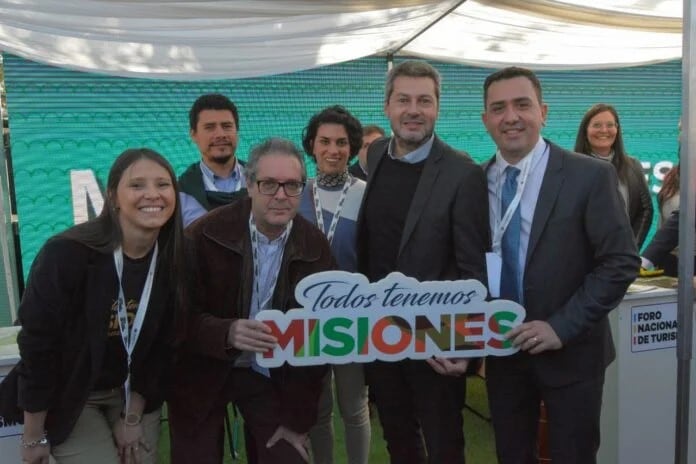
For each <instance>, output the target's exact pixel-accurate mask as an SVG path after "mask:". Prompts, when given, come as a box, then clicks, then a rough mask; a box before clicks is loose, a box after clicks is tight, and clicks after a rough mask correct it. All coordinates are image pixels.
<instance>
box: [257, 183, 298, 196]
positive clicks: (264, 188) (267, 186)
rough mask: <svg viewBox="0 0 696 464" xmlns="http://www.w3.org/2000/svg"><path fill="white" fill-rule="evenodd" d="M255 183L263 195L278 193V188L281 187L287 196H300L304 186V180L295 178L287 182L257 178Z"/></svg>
mask: <svg viewBox="0 0 696 464" xmlns="http://www.w3.org/2000/svg"><path fill="white" fill-rule="evenodd" d="M256 185H257V187H258V188H259V192H261V193H262V194H264V195H275V194H276V193H278V189H279V188H280V187H283V191H285V194H286V195H287V196H289V197H297V196H300V195H301V194H302V190H304V187H305V183H304V182H298V181H296V180H290V181H287V182H277V181H275V180H257V181H256Z"/></svg>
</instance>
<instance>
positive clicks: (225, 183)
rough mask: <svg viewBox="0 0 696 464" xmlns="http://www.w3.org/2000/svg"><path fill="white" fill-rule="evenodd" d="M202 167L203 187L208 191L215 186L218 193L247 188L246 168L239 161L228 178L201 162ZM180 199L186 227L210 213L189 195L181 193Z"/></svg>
mask: <svg viewBox="0 0 696 464" xmlns="http://www.w3.org/2000/svg"><path fill="white" fill-rule="evenodd" d="M200 166H201V172H202V173H203V177H204V179H203V185H205V186H206V190H209V189H208V187H207V186H208V185H213V186H215V189H216V191H218V192H236V191H238V190H240V189H243V188H245V187H246V179H245V178H244V168H243V167H242V165H241V163H240V162H239V161H238V160H237V161H235V163H234V169H232V173H231V174H230V175H229V176H228V177H220V176H218V175H216V174H215V173H214V172H213V171H211V169H210V168H209V167H208V166H207V165H206V164H205V163H204V162H203V161H201V163H200ZM179 199H180V200H181V213H182V218H183V220H184V226H188V225H189V224H191V223H192V222H193V221H195V220H196V219H198V218H199V217H201V216H203V215H204V214H205V213H207V212H208V210H206V209H205V208H204V207H203V205H201V204H200V203H198V200H196V199H195V198H194V197H192V196H191V195H189V194H187V193H184V192H180V193H179Z"/></svg>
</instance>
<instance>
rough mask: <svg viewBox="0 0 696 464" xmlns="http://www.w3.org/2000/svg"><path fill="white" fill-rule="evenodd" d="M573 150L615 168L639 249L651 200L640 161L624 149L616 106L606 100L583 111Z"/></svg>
mask: <svg viewBox="0 0 696 464" xmlns="http://www.w3.org/2000/svg"><path fill="white" fill-rule="evenodd" d="M575 151H576V152H578V153H584V154H585V155H588V156H592V157H594V158H597V159H601V160H604V161H608V162H609V163H611V164H612V165H613V166H614V168H616V174H617V175H618V176H619V193H621V197H622V198H623V200H624V204H625V205H626V212H627V213H628V218H629V219H630V221H631V228H632V229H633V237H634V238H635V239H636V244H637V246H638V249H640V247H641V246H642V245H643V242H644V241H645V237H646V236H647V235H648V230H650V225H651V224H652V218H653V205H652V199H651V198H650V191H649V190H648V183H647V181H646V180H645V174H644V173H643V166H642V165H641V164H640V161H638V160H637V159H635V158H632V157H630V156H628V154H627V153H626V150H625V148H624V142H623V135H622V134H621V124H620V122H619V114H618V112H617V111H616V108H614V107H613V106H611V105H607V104H606V103H597V104H596V105H594V106H592V107H591V108H590V109H589V110H587V112H586V113H585V115H584V116H583V118H582V121H580V127H579V128H578V135H577V137H576V139H575Z"/></svg>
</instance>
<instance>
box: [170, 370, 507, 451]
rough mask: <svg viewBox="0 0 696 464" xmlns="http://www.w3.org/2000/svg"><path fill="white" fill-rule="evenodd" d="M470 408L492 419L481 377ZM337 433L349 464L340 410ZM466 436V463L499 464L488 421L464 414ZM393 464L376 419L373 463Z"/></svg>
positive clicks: (474, 380)
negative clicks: (496, 463)
mask: <svg viewBox="0 0 696 464" xmlns="http://www.w3.org/2000/svg"><path fill="white" fill-rule="evenodd" d="M467 405H468V406H469V407H471V408H473V409H474V410H476V411H478V412H479V413H481V414H483V415H484V416H485V417H489V412H488V400H487V397H486V387H485V385H484V381H483V380H482V379H481V378H479V377H470V378H469V379H468V385H467ZM334 411H335V413H334V429H335V438H334V439H335V443H334V453H335V460H334V463H335V464H347V459H346V455H345V452H344V443H343V422H342V421H341V419H340V415H339V414H338V413H337V411H338V406H335V407H334ZM464 436H465V438H466V462H467V463H468V464H494V463H495V462H496V458H495V449H494V442H493V430H492V429H491V425H490V423H489V422H488V421H486V420H484V419H482V418H480V417H478V416H477V415H475V414H473V413H472V412H471V411H470V410H468V409H465V410H464ZM237 448H238V449H239V452H240V458H239V459H238V460H236V461H234V460H232V458H231V457H230V455H229V452H228V450H229V448H228V446H227V443H225V460H224V463H225V464H247V460H246V457H245V456H244V443H243V441H241V440H240V443H239V444H238V447H237ZM159 449H160V454H159V455H160V464H167V463H169V428H168V427H167V423H166V422H164V423H163V424H162V433H161V436H160V443H159ZM388 462H389V455H388V454H387V446H386V444H385V442H384V439H383V438H382V428H381V427H380V425H379V420H378V419H377V417H374V418H373V419H372V442H371V445H370V463H371V464H386V463H388Z"/></svg>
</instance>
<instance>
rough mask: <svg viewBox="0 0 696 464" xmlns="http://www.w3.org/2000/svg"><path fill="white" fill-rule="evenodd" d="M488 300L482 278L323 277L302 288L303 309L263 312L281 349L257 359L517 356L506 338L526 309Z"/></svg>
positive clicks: (303, 362) (268, 363) (274, 362)
mask: <svg viewBox="0 0 696 464" xmlns="http://www.w3.org/2000/svg"><path fill="white" fill-rule="evenodd" d="M486 295H487V290H486V287H485V286H484V285H483V284H482V283H481V282H479V281H477V280H457V281H432V282H419V281H418V280H416V279H413V278H411V277H406V276H405V275H403V274H401V273H398V272H393V273H391V274H389V275H388V276H387V277H385V278H384V279H382V280H380V281H379V282H375V283H372V284H371V283H369V282H368V280H367V278H366V277H365V276H363V275H362V274H352V273H349V272H343V271H329V272H321V273H318V274H314V275H311V276H309V277H306V278H305V279H303V280H302V281H301V282H300V283H299V284H298V285H297V288H296V289H295V299H296V300H297V302H298V303H299V304H300V305H302V307H303V309H293V310H290V311H288V312H286V313H283V312H281V311H277V310H264V311H261V312H259V313H258V314H257V316H256V319H257V320H259V321H262V322H264V323H265V324H267V325H268V326H269V327H270V328H271V332H272V334H273V335H274V336H275V337H276V338H277V339H278V345H277V346H276V348H275V349H274V350H272V351H268V352H266V353H257V355H256V360H257V361H258V363H259V365H260V366H263V367H278V366H280V365H282V364H283V363H285V362H287V363H289V364H291V365H294V366H308V365H317V364H346V363H351V362H370V361H374V360H383V361H397V360H400V359H405V358H411V359H427V358H430V357H432V356H440V357H448V358H452V357H480V356H487V355H493V356H506V355H510V354H513V353H516V352H517V348H514V347H513V346H512V344H511V343H510V342H508V341H507V340H505V337H504V334H505V333H506V332H507V331H508V330H510V329H512V328H513V327H515V326H517V325H519V324H521V323H522V321H523V320H524V317H525V311H524V308H523V307H522V306H520V305H519V304H517V303H515V302H512V301H507V300H495V301H486Z"/></svg>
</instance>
